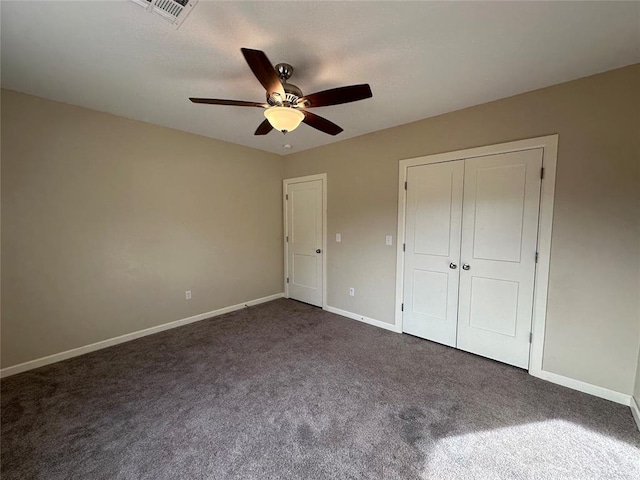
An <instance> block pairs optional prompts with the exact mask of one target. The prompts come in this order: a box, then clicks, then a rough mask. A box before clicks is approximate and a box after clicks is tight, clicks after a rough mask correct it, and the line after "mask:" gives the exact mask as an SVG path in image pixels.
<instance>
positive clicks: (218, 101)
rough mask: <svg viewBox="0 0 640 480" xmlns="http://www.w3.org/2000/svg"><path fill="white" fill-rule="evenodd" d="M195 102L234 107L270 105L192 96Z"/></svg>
mask: <svg viewBox="0 0 640 480" xmlns="http://www.w3.org/2000/svg"><path fill="white" fill-rule="evenodd" d="M189 100H191V101H192V102H193V103H206V104H208V105H231V106H233V107H262V108H267V107H268V106H269V105H267V104H266V103H258V102H244V101H242V100H222V99H220V98H192V97H190V98H189Z"/></svg>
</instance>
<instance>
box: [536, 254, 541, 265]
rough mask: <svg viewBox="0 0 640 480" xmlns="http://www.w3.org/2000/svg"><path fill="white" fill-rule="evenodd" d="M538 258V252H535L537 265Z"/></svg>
mask: <svg viewBox="0 0 640 480" xmlns="http://www.w3.org/2000/svg"><path fill="white" fill-rule="evenodd" d="M539 256H540V255H539V254H538V252H536V263H538V257H539Z"/></svg>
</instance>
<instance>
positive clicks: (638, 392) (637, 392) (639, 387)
mask: <svg viewBox="0 0 640 480" xmlns="http://www.w3.org/2000/svg"><path fill="white" fill-rule="evenodd" d="M633 397H634V398H635V399H636V403H637V404H638V405H640V352H638V365H637V367H636V387H635V389H634V390H633Z"/></svg>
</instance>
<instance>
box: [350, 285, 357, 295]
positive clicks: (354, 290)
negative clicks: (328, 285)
mask: <svg viewBox="0 0 640 480" xmlns="http://www.w3.org/2000/svg"><path fill="white" fill-rule="evenodd" d="M355 295H356V289H355V288H353V287H350V288H349V296H350V297H355Z"/></svg>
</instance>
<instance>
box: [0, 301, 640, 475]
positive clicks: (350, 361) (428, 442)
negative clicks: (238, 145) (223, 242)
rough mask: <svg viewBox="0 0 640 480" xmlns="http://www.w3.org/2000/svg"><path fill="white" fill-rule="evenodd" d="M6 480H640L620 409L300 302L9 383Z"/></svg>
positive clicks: (635, 442)
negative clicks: (361, 479) (427, 479)
mask: <svg viewBox="0 0 640 480" xmlns="http://www.w3.org/2000/svg"><path fill="white" fill-rule="evenodd" d="M1 388H2V447H1V455H2V456H1V469H2V470H1V475H2V479H3V480H10V479H36V478H37V479H63V478H64V479H107V478H109V479H112V478H118V479H154V480H159V479H261V480H262V479H357V478H363V479H364V478H366V479H394V478H403V479H414V478H416V479H417V478H433V479H482V480H489V479H556V478H558V479H560V478H571V479H581V480H586V479H607V478H611V479H627V478H628V479H631V478H633V479H638V478H640V449H639V447H640V434H639V432H638V431H637V430H636V427H635V424H634V422H633V419H632V417H631V413H630V411H629V408H628V407H624V406H622V405H617V404H614V403H611V402H608V401H605V400H602V399H598V398H595V397H591V396H589V395H586V394H582V393H579V392H575V391H572V390H569V389H566V388H563V387H560V386H557V385H553V384H551V383H547V382H544V381H542V380H538V379H535V378H533V377H531V376H529V375H528V374H527V373H526V372H524V371H521V370H518V369H516V368H511V367H508V366H505V365H501V364H499V363H495V362H493V361H490V360H486V359H483V358H479V357H476V356H474V355H471V354H467V353H464V352H460V351H457V350H454V349H451V348H447V347H444V346H441V345H437V344H434V343H431V342H427V341H424V340H419V339H417V338H413V337H410V336H407V335H398V334H394V333H390V332H387V331H384V330H381V329H378V328H375V327H371V326H368V325H365V324H362V323H359V322H356V321H354V320H349V319H346V318H343V317H340V316H337V315H332V314H330V313H326V312H323V311H322V310H320V309H317V308H314V307H310V306H307V305H304V304H300V303H297V302H294V301H290V300H284V299H283V300H277V301H274V302H271V303H268V304H264V305H260V306H256V307H251V308H247V309H245V310H242V311H238V312H235V313H231V314H228V315H224V316H221V317H217V318H214V319H211V320H207V321H203V322H199V323H195V324H192V325H189V326H185V327H182V328H178V329H174V330H170V331H166V332H163V333H159V334H157V335H153V336H150V337H145V338H142V339H139V340H135V341H133V342H129V343H126V344H122V345H119V346H116V347H112V348H109V349H106V350H101V351H98V352H95V353H91V354H88V355H84V356H82V357H77V358H74V359H71V360H67V361H64V362H61V363H57V364H54V365H50V366H47V367H43V368H40V369H38V370H33V371H31V372H27V373H23V374H20V375H16V376H13V377H9V378H7V379H5V380H3V381H2V382H1Z"/></svg>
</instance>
